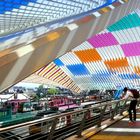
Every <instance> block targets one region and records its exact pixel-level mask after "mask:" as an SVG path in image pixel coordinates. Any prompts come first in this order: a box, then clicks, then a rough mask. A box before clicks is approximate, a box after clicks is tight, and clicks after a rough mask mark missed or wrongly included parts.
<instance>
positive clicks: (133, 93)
mask: <svg viewBox="0 0 140 140" xmlns="http://www.w3.org/2000/svg"><path fill="white" fill-rule="evenodd" d="M123 91H124V93H125V96H124V97H123V99H131V102H130V106H129V109H128V112H129V120H130V122H135V121H136V105H137V98H139V92H138V91H137V90H135V89H131V90H130V89H127V87H125V88H124V89H123ZM132 111H133V118H132Z"/></svg>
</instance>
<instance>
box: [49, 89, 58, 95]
mask: <svg viewBox="0 0 140 140" xmlns="http://www.w3.org/2000/svg"><path fill="white" fill-rule="evenodd" d="M58 93H59V91H58V89H56V88H49V89H48V94H51V95H55V94H58Z"/></svg>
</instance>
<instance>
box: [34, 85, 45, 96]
mask: <svg viewBox="0 0 140 140" xmlns="http://www.w3.org/2000/svg"><path fill="white" fill-rule="evenodd" d="M36 95H37V96H38V97H39V98H41V97H45V96H46V92H45V89H44V85H40V86H39V87H38V88H37V93H36Z"/></svg>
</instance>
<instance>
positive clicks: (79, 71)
mask: <svg viewBox="0 0 140 140" xmlns="http://www.w3.org/2000/svg"><path fill="white" fill-rule="evenodd" d="M67 68H68V69H69V70H70V72H71V73H72V74H73V75H75V76H76V75H87V74H90V73H89V71H88V70H87V68H86V67H85V65H83V64H76V65H67Z"/></svg>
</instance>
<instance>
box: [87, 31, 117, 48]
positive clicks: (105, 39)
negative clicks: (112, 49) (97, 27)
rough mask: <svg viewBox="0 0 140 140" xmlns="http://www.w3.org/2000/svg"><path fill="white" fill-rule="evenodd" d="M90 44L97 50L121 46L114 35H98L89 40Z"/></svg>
mask: <svg viewBox="0 0 140 140" xmlns="http://www.w3.org/2000/svg"><path fill="white" fill-rule="evenodd" d="M88 42H89V43H90V44H92V46H94V47H95V48H98V47H105V46H112V45H118V44H119V43H118V41H117V40H116V38H115V37H114V36H113V35H112V33H104V34H97V35H95V36H93V37H91V38H90V39H88Z"/></svg>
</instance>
